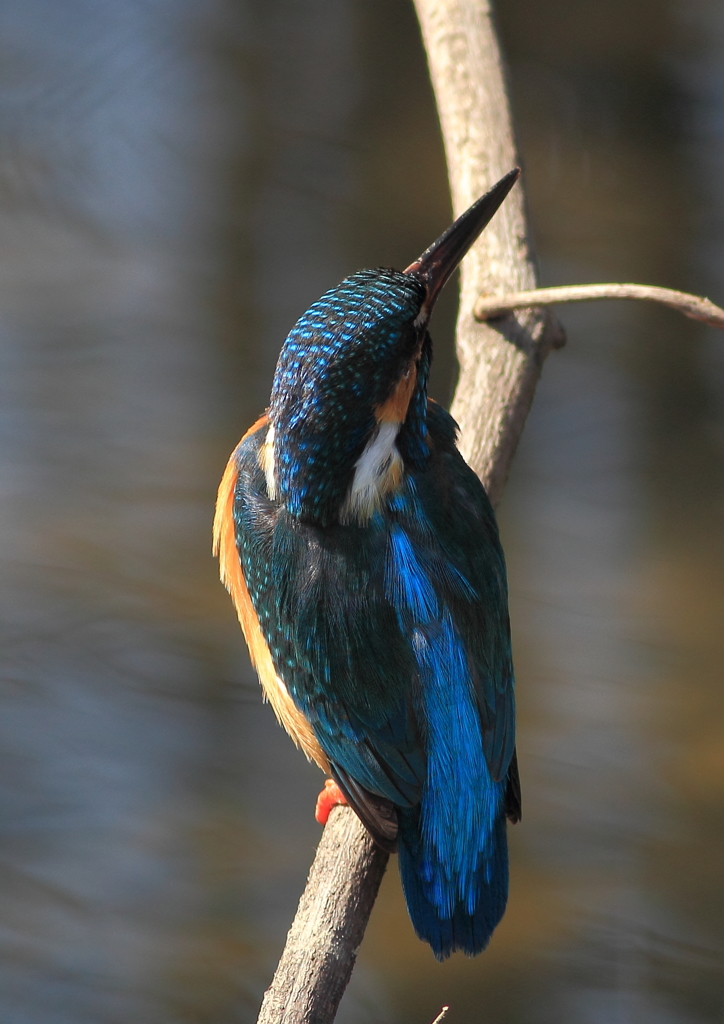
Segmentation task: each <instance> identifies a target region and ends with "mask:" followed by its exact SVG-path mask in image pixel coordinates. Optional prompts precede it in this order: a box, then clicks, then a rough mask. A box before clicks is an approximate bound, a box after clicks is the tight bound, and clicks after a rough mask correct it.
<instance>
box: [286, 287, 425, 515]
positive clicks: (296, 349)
mask: <svg viewBox="0 0 724 1024" xmlns="http://www.w3.org/2000/svg"><path fill="white" fill-rule="evenodd" d="M424 298H425V286H424V285H423V284H422V283H421V282H420V281H418V280H417V279H416V278H414V277H412V276H410V275H408V274H403V273H401V272H400V271H397V270H388V269H380V270H361V271H359V272H358V273H356V274H353V275H352V276H351V277H347V278H345V280H344V281H342V282H341V284H339V285H337V287H336V288H332V289H331V290H330V291H328V292H327V293H326V294H325V295H323V296H322V297H321V298H320V299H318V300H317V301H316V302H315V303H313V304H312V305H311V306H310V307H309V309H308V310H307V311H306V313H304V314H303V316H301V317H300V318H299V320H298V321H297V323H296V324H295V325H294V327H293V328H292V330H291V331H290V333H289V335H288V337H287V339H286V341H285V343H284V347H283V348H282V351H281V354H280V356H279V361H278V363H277V368H276V373H275V375H274V386H273V388H272V394H271V406H270V417H271V421H272V423H273V424H274V428H275V445H274V454H275V462H276V467H277V486H278V491H279V498H280V499H281V501H283V502H284V504H285V505H286V506H287V508H288V509H289V511H290V512H292V514H294V515H298V516H301V517H303V518H309V519H313V520H316V521H319V522H321V523H324V522H328V521H330V520H331V519H332V518H333V516H334V511H335V509H336V508H337V507H338V506H339V504H340V503H341V501H342V500H343V498H344V495H345V493H346V491H347V488H348V486H349V483H350V481H351V477H352V473H353V471H354V464H355V462H356V460H357V459H358V458H359V456H360V455H361V453H362V451H363V450H364V446H365V444H366V443H367V440H368V438H369V437H370V434H371V433H372V431H373V430H374V428H375V424H376V420H375V415H374V410H375V407H376V406H378V405H380V404H381V403H382V402H384V401H385V399H386V398H388V397H389V395H390V393H391V391H392V389H393V387H394V386H395V384H396V383H397V381H398V380H399V378H400V376H401V374H402V373H403V371H404V370H405V369H406V367H407V365H408V364H409V361H410V359H411V357H412V356H413V354H414V352H415V349H416V347H417V345H418V342H419V336H418V333H417V331H416V329H415V327H414V320H415V317H416V316H417V314H418V312H419V311H420V307H421V305H422V302H423V299H424ZM426 370H427V366H425V371H426ZM419 377H420V379H419V381H418V392H421V393H422V398H423V401H422V402H421V401H420V395H419V394H417V395H415V396H413V401H412V403H411V409H412V410H414V411H416V412H417V413H418V414H419V415H422V416H423V417H424V392H425V387H426V383H427V380H426V377H427V374H426V372H424V373H420V375H419ZM423 434H424V430H423Z"/></svg>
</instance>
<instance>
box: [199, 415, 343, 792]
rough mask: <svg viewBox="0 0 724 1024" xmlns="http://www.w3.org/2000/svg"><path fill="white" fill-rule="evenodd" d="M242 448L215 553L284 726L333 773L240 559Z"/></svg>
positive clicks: (219, 520)
mask: <svg viewBox="0 0 724 1024" xmlns="http://www.w3.org/2000/svg"><path fill="white" fill-rule="evenodd" d="M266 425H267V417H266V416H262V417H261V419H259V420H257V421H256V423H255V424H254V426H253V427H251V428H250V429H249V430H248V431H247V432H246V434H244V436H243V437H242V439H241V441H240V442H239V444H240V445H241V444H243V443H244V441H245V440H246V438H247V437H249V436H251V434H255V433H256V432H257V430H262V429H263V428H264V427H265V426H266ZM238 450H239V449H238V447H237V448H236V449H235V451H234V453H233V454H232V456H231V458H230V459H229V462H228V465H227V467H226V470H225V472H224V475H223V477H222V479H221V483H220V484H219V493H218V497H217V499H216V514H215V516H214V542H213V552H214V555H218V558H219V570H220V576H221V582H222V583H223V584H224V586H225V587H226V589H227V590H228V591H229V593H230V594H231V599H232V601H233V602H234V607H235V608H236V614H237V615H238V616H239V622H240V623H241V628H242V630H243V633H244V639H245V640H246V644H247V647H248V648H249V655H250V657H251V663H252V665H253V666H254V668H255V669H256V671H257V674H258V676H259V681H260V682H261V687H262V690H263V691H264V696H265V697H266V698H267V700H268V701H269V703H270V704H271V706H272V707H273V709H274V713H275V715H276V716H277V718H278V720H279V723H280V725H282V726H283V727H284V728H285V729H286V731H287V732H288V733H289V735H290V736H291V737H292V739H293V740H294V742H295V743H296V744H297V746H298V747H301V749H302V750H303V751H304V753H305V754H306V756H307V757H308V759H309V760H310V761H315V762H316V763H317V764H318V765H319V767H320V768H321V769H322V771H323V772H327V773H329V763H328V761H327V758H326V757H325V754H324V751H323V750H322V748H321V747H320V745H319V743H318V742H317V739H316V737H315V735H314V733H313V732H312V727H311V726H310V724H309V722H308V721H307V720H306V718H305V717H304V715H303V714H302V713H301V711H300V710H299V709H298V708H297V707H296V705H295V704H294V701H293V700H292V698H291V697H290V696H289V693H288V691H287V688H286V686H285V685H284V683H283V682H282V680H281V679H280V678H279V676H278V675H277V672H276V669H275V668H274V662H273V661H272V656H271V652H270V650H269V645H268V644H267V642H266V640H265V639H264V634H263V633H262V631H261V626H260V625H259V618H258V616H257V614H256V612H255V611H254V606H253V605H252V603H251V597H250V596H249V590H248V588H247V585H246V580H245V579H244V573H243V571H242V568H241V562H240V561H239V553H238V551H237V550H236V536H235V529H234V488H235V487H236V479H237V476H238V467H237V461H236V453H237V451H238Z"/></svg>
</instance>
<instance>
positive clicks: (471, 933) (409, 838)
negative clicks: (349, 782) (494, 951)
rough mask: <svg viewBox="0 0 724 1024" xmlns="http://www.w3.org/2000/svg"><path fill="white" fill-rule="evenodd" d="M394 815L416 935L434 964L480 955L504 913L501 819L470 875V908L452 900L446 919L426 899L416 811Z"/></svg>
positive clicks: (426, 870)
mask: <svg viewBox="0 0 724 1024" xmlns="http://www.w3.org/2000/svg"><path fill="white" fill-rule="evenodd" d="M398 813H399V816H400V833H399V838H398V843H399V846H398V852H399V861H400V877H401V878H402V888H403V890H404V893H405V900H406V902H407V909H408V912H409V914H410V920H411V921H412V925H413V927H414V929H415V931H416V932H417V935H418V936H419V937H420V938H421V939H422V940H423V941H424V942H429V944H430V946H431V947H432V951H433V953H434V954H435V956H436V957H437V959H438V960H444V959H445V958H446V957H448V956H450V954H451V953H453V952H454V951H455V950H456V949H459V950H461V951H462V952H463V953H466V954H467V955H468V956H475V955H476V954H477V953H480V952H482V950H484V949H485V947H486V946H487V944H488V942H489V941H490V936H491V935H492V934H493V931H494V930H495V927H496V925H497V924H498V922H499V921H500V919H501V918H502V916H503V914H504V912H505V904H506V901H507V898H508V846H507V840H506V827H505V816H504V815H503V813H502V811H501V813H500V814H499V816H498V819H497V821H496V823H495V826H494V830H493V835H492V836H491V849H490V855H489V857H488V858H483V859H481V862H480V864H479V866H478V868H477V870H476V871H475V877H474V880H473V886H472V890H473V892H474V901H473V905H472V906H469V905H467V904H468V900H462V899H458V900H457V901H456V902H455V904H454V906H453V907H452V908H451V911H450V913H447V912H444V913H443V912H442V911H441V908H440V907H439V906H436V905H435V903H434V902H432V900H431V898H430V896H431V892H430V889H431V886H430V881H429V876H430V863H429V852H428V851H427V850H426V849H425V847H424V846H423V842H422V837H421V829H420V808H419V807H416V808H412V809H410V810H400V811H398Z"/></svg>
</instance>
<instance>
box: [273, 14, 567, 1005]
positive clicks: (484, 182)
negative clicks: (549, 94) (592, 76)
mask: <svg viewBox="0 0 724 1024" xmlns="http://www.w3.org/2000/svg"><path fill="white" fill-rule="evenodd" d="M415 7H416V10H417V14H418V18H419V21H420V26H421V29H422V35H423V40H424V43H425V48H426V50H427V56H428V60H429V64H430V74H431V78H432V83H433V88H434V91H435V97H436V100H437V106H438V111H439V113H440V122H441V125H442V132H443V137H444V141H445V149H446V153H447V161H448V169H449V177H450V187H451V192H452V199H453V207H454V210H455V213H456V215H457V214H459V213H461V212H462V211H463V210H464V209H466V208H467V207H468V206H469V205H470V204H471V203H472V202H473V201H474V200H475V199H477V198H478V197H479V196H480V195H482V194H483V193H484V192H486V191H487V189H488V188H489V187H490V186H491V185H493V184H495V182H496V181H497V180H498V179H499V178H502V176H503V175H504V174H505V173H506V172H507V171H509V170H510V169H511V168H512V167H514V166H515V164H516V163H517V160H516V152H515V144H514V141H513V132H512V127H511V120H510V111H509V107H508V98H507V94H506V88H505V82H504V78H503V71H502V64H501V58H500V52H499V48H498V42H497V39H496V35H495V30H494V28H493V25H492V21H491V12H490V8H489V5H488V3H487V0H415ZM534 285H535V274H534V270H533V265H532V262H531V259H530V254H529V250H528V245H527V241H526V226H525V217H524V206H523V193H522V190H521V188H520V186H516V188H515V189H514V190H513V192H512V193H511V195H510V196H509V197H508V199H507V200H506V202H505V203H504V204H503V206H502V208H501V209H500V211H499V212H498V213H497V215H496V216H495V218H494V219H493V221H492V223H491V225H490V226H489V227H488V228H487V229H486V230H485V232H484V233H483V235H482V238H481V239H480V240H479V241H478V242H477V243H476V245H475V246H474V247H473V249H472V250H471V252H470V254H469V255H468V256H467V257H466V259H465V260H464V261H463V266H462V271H461V298H460V314H459V318H458V326H457V353H458V358H459V361H460V381H459V384H458V388H457V391H456V394H455V399H454V402H453V407H452V412H453V415H454V416H455V418H456V419H457V421H458V423H459V424H460V427H461V448H462V451H463V454H464V455H465V458H466V459H467V461H468V462H469V463H470V465H471V466H472V467H473V468H474V469H475V471H476V472H477V473H478V475H479V476H480V477H481V479H482V481H483V483H484V484H485V486H486V487H487V489H488V493H489V494H490V497H491V500H492V501H493V502H494V503H495V502H496V501H497V500H498V499H499V497H500V495H501V492H502V489H503V486H504V483H505V480H506V477H507V475H508V469H509V466H510V462H511V460H512V457H513V454H514V452H515V448H516V446H517V443H518V439H519V437H520V433H521V431H522V429H523V424H524V422H525V417H526V415H527V413H528V409H529V408H530V403H531V400H532V398H533V392H534V390H535V385H536V383H537V380H538V377H539V376H540V371H541V366H542V363H543V360H544V358H545V356H546V355H547V353H548V352H549V351H550V349H551V348H552V347H553V346H554V345H556V344H560V343H561V337H562V335H561V332H560V329H559V328H557V325H556V324H555V321H554V320H553V318H552V317H551V316H550V314H549V313H547V312H541V311H540V310H525V311H523V312H522V313H520V314H518V315H516V316H511V317H508V318H506V319H505V321H503V322H502V323H501V324H500V325H496V326H495V327H493V326H490V325H487V324H481V323H478V322H476V320H475V319H474V317H473V307H474V305H475V302H476V300H477V298H478V296H479V295H480V293H481V292H483V291H486V292H494V293H498V294H501V293H507V292H509V291H518V290H520V289H522V288H531V287H533V286H534ZM386 863H387V855H386V854H384V853H383V852H382V851H381V850H379V849H377V848H376V847H375V845H374V843H373V842H372V840H371V839H370V837H369V835H368V834H367V832H366V831H365V829H364V827H363V826H362V825H361V824H360V822H359V821H358V820H357V817H356V816H355V814H354V812H353V811H352V810H351V809H349V808H346V807H341V808H336V809H335V810H334V812H333V813H332V815H330V819H329V822H328V823H327V825H326V827H325V830H324V834H323V836H322V839H321V842H320V844H319V848H318V850H317V855H316V858H315V861H314V864H313V865H312V870H311V872H310V875H309V881H308V883H307V887H306V889H305V892H304V895H303V896H302V899H301V902H300V904H299V909H298V911H297V916H296V917H295V919H294V923H293V925H292V928H291V931H290V932H289V935H288V937H287V944H286V947H285V949H284V952H283V954H282V958H281V960H280V962H279V966H278V968H277V971H276V974H275V975H274V980H273V981H272V984H271V987H270V988H269V990H268V992H267V993H266V996H265V998H264V1003H263V1005H262V1009H261V1015H260V1017H259V1021H260V1022H261V1024H330V1022H331V1021H332V1020H333V1019H334V1014H335V1012H336V1009H337V1006H338V1004H339V1001H340V999H341V997H342V993H343V992H344V989H345V987H346V985H347V982H348V981H349V977H350V974H351V972H352V967H353V965H354V960H355V956H356V952H357V948H358V946H359V943H360V942H361V940H362V936H363V934H364V931H365V928H366V926H367V921H368V918H369V914H370V912H371V910H372V906H373V904H374V900H375V897H376V895H377V890H378V887H379V884H380V879H381V877H382V874H383V873H384V869H385V866H386Z"/></svg>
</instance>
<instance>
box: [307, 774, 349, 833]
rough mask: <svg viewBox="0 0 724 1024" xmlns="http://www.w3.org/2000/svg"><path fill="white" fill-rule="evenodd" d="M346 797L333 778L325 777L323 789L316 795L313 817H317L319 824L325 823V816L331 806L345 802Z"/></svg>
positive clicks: (327, 815) (327, 814) (326, 816)
mask: <svg viewBox="0 0 724 1024" xmlns="http://www.w3.org/2000/svg"><path fill="white" fill-rule="evenodd" d="M346 803H347V799H346V797H345V795H344V793H343V792H342V790H341V789H340V788H339V786H338V785H337V783H336V782H335V781H334V779H327V781H326V782H325V783H324V789H323V790H322V792H321V793H320V794H319V796H318V797H317V806H316V808H315V811H314V817H315V818H316V819H317V821H318V822H319V824H320V825H326V824H327V818H328V817H329V813H330V811H331V810H332V808H333V807H336V805H337V804H346Z"/></svg>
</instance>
